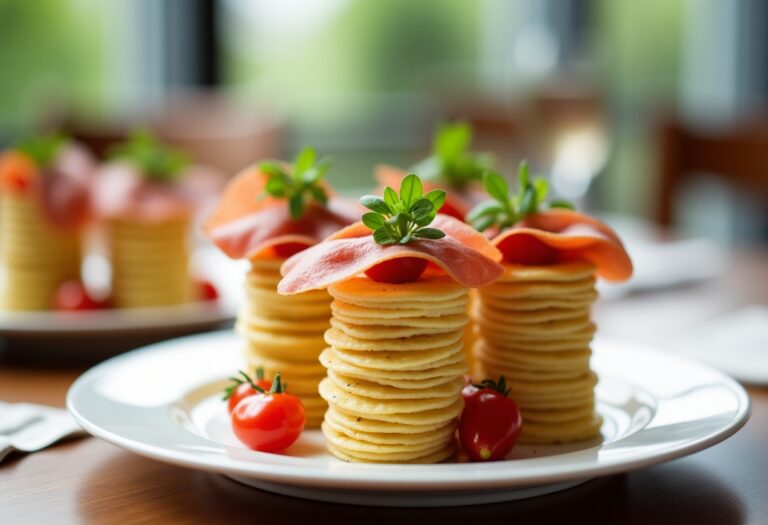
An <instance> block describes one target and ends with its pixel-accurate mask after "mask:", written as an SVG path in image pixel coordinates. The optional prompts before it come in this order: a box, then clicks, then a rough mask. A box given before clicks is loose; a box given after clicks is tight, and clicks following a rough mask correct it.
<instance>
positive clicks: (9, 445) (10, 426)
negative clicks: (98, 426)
mask: <svg viewBox="0 0 768 525" xmlns="http://www.w3.org/2000/svg"><path fill="white" fill-rule="evenodd" d="M83 433H84V431H83V430H82V429H81V428H80V427H79V426H78V425H77V424H76V423H75V422H74V421H73V420H72V417H71V416H70V415H69V414H68V413H67V412H66V411H65V410H61V409H58V408H53V407H48V406H44V405H34V404H31V403H13V404H11V403H0V461H2V460H3V458H5V457H6V456H7V455H8V454H9V453H10V452H12V451H14V450H18V451H20V452H37V451H38V450H42V449H44V448H46V447H48V446H50V445H52V444H53V443H55V442H57V441H59V440H61V439H64V438H65V437H68V436H74V435H78V434H83Z"/></svg>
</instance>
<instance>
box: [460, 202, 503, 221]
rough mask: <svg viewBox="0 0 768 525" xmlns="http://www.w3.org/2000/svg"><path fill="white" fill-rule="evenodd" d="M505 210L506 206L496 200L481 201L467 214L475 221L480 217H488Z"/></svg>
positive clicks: (468, 217)
mask: <svg viewBox="0 0 768 525" xmlns="http://www.w3.org/2000/svg"><path fill="white" fill-rule="evenodd" d="M503 211H504V208H502V206H501V205H500V204H499V203H498V202H496V201H485V202H481V203H480V204H478V205H477V206H475V207H474V208H472V210H471V211H470V212H469V213H468V214H467V220H468V221H469V222H474V221H476V220H477V219H479V218H480V217H487V216H489V215H491V216H492V215H497V214H499V213H501V212H503Z"/></svg>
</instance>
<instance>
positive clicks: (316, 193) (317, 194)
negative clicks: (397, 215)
mask: <svg viewBox="0 0 768 525" xmlns="http://www.w3.org/2000/svg"><path fill="white" fill-rule="evenodd" d="M310 193H312V197H313V198H314V199H315V200H316V201H317V202H319V203H320V204H322V205H323V206H325V205H326V204H328V194H327V193H325V190H324V189H323V188H321V187H320V186H312V187H311V189H310Z"/></svg>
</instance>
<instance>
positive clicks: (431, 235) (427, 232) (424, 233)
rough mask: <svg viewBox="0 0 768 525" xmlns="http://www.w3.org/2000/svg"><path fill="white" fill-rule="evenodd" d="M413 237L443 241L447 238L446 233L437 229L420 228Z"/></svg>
mask: <svg viewBox="0 0 768 525" xmlns="http://www.w3.org/2000/svg"><path fill="white" fill-rule="evenodd" d="M413 235H414V236H415V237H420V238H422V239H442V238H443V237H445V233H443V232H442V231H440V230H438V229H437V228H419V229H418V230H416V231H415V232H414V234H413Z"/></svg>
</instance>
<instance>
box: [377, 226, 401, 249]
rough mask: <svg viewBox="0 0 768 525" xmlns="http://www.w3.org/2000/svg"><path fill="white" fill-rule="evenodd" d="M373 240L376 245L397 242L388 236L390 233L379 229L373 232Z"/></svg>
mask: <svg viewBox="0 0 768 525" xmlns="http://www.w3.org/2000/svg"><path fill="white" fill-rule="evenodd" d="M373 240H374V241H376V243H377V244H384V245H386V244H396V243H397V240H396V239H395V238H394V237H392V235H390V233H389V232H388V231H387V230H386V229H385V228H380V229H378V230H376V231H374V232H373Z"/></svg>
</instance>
